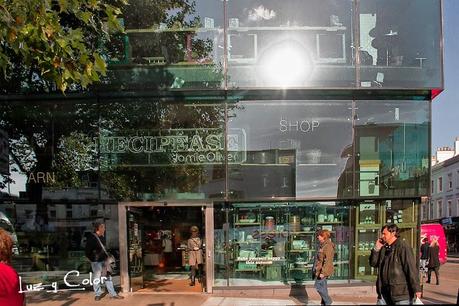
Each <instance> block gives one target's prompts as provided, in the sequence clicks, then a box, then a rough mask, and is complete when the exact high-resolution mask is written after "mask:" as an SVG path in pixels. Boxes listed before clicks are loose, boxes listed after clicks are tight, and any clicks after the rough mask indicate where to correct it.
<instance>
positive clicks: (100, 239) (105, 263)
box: [85, 222, 124, 301]
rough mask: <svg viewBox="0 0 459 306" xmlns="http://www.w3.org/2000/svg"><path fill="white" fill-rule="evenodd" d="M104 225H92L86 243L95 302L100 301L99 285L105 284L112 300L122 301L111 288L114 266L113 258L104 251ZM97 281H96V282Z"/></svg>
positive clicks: (100, 290)
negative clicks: (92, 231) (91, 230)
mask: <svg viewBox="0 0 459 306" xmlns="http://www.w3.org/2000/svg"><path fill="white" fill-rule="evenodd" d="M104 234H105V224H103V223H102V222H95V223H94V233H92V235H88V237H87V241H86V249H85V253H86V257H87V258H88V259H89V261H90V262H91V269H92V272H93V274H94V276H93V278H94V282H93V287H94V292H95V294H96V296H95V298H94V299H95V300H96V301H100V299H101V298H102V296H101V295H102V289H101V284H105V287H106V288H107V291H108V293H109V294H110V297H111V298H112V299H124V297H122V296H120V295H118V294H117V293H116V291H115V288H114V287H113V282H112V276H111V273H112V264H114V258H113V256H112V255H110V254H108V252H107V250H106V249H105V245H104V244H105V236H104ZM97 279H98V280H99V281H96V280H97Z"/></svg>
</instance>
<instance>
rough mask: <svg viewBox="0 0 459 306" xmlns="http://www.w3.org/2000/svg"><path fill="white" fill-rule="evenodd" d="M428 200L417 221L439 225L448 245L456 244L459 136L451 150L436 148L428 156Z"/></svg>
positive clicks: (457, 232) (458, 200)
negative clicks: (429, 189) (430, 172)
mask: <svg viewBox="0 0 459 306" xmlns="http://www.w3.org/2000/svg"><path fill="white" fill-rule="evenodd" d="M430 184H431V194H432V195H431V198H430V201H426V202H424V203H423V204H422V210H421V214H422V215H421V220H422V221H427V220H430V221H434V222H440V223H442V224H443V227H444V228H445V232H446V234H447V236H448V241H449V244H451V243H452V242H456V244H457V243H459V237H458V236H459V137H456V140H455V142H454V148H453V149H452V148H448V147H443V148H438V149H437V152H436V155H435V156H432V176H431V182H430Z"/></svg>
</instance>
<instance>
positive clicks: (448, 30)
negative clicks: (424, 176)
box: [420, 0, 459, 152]
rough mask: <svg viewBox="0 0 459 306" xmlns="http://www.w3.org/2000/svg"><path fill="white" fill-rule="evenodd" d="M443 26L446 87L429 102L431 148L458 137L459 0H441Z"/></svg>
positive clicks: (451, 142) (447, 143)
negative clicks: (430, 109) (430, 103)
mask: <svg viewBox="0 0 459 306" xmlns="http://www.w3.org/2000/svg"><path fill="white" fill-rule="evenodd" d="M443 26H444V28H443V32H444V46H445V53H444V55H445V57H444V74H445V91H443V93H442V94H441V95H440V96H438V97H437V98H436V99H435V100H434V101H433V102H432V152H435V150H436V148H437V147H444V146H450V147H451V146H453V143H454V139H455V138H456V137H459V75H458V73H459V30H458V29H459V0H443ZM421 30H422V29H420V31H421Z"/></svg>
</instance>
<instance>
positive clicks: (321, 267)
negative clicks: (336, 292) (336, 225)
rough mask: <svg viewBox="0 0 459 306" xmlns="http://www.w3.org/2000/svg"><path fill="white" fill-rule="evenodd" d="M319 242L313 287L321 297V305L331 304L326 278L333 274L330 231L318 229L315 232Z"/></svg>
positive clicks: (333, 251) (332, 248) (332, 246)
mask: <svg viewBox="0 0 459 306" xmlns="http://www.w3.org/2000/svg"><path fill="white" fill-rule="evenodd" d="M317 239H318V240H319V243H320V248H319V252H318V253H317V261H316V264H315V267H314V271H315V278H316V281H315V283H314V287H315V288H316V290H317V292H318V293H319V295H320V297H321V298H322V301H321V305H331V304H332V299H331V298H330V295H329V294H328V288H327V279H328V278H329V277H330V276H331V275H332V274H333V271H334V268H333V257H334V256H335V245H334V244H333V242H332V241H331V239H330V231H328V230H320V231H319V233H318V234H317Z"/></svg>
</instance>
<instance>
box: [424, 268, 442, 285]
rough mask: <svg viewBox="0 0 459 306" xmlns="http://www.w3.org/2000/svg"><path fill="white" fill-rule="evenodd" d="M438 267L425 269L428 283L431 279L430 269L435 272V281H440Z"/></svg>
mask: <svg viewBox="0 0 459 306" xmlns="http://www.w3.org/2000/svg"><path fill="white" fill-rule="evenodd" d="M439 270H440V267H433V268H429V269H428V270H427V281H428V282H429V283H430V279H431V276H432V271H434V272H435V278H436V279H437V283H439V282H440V279H439V276H440V272H439Z"/></svg>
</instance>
